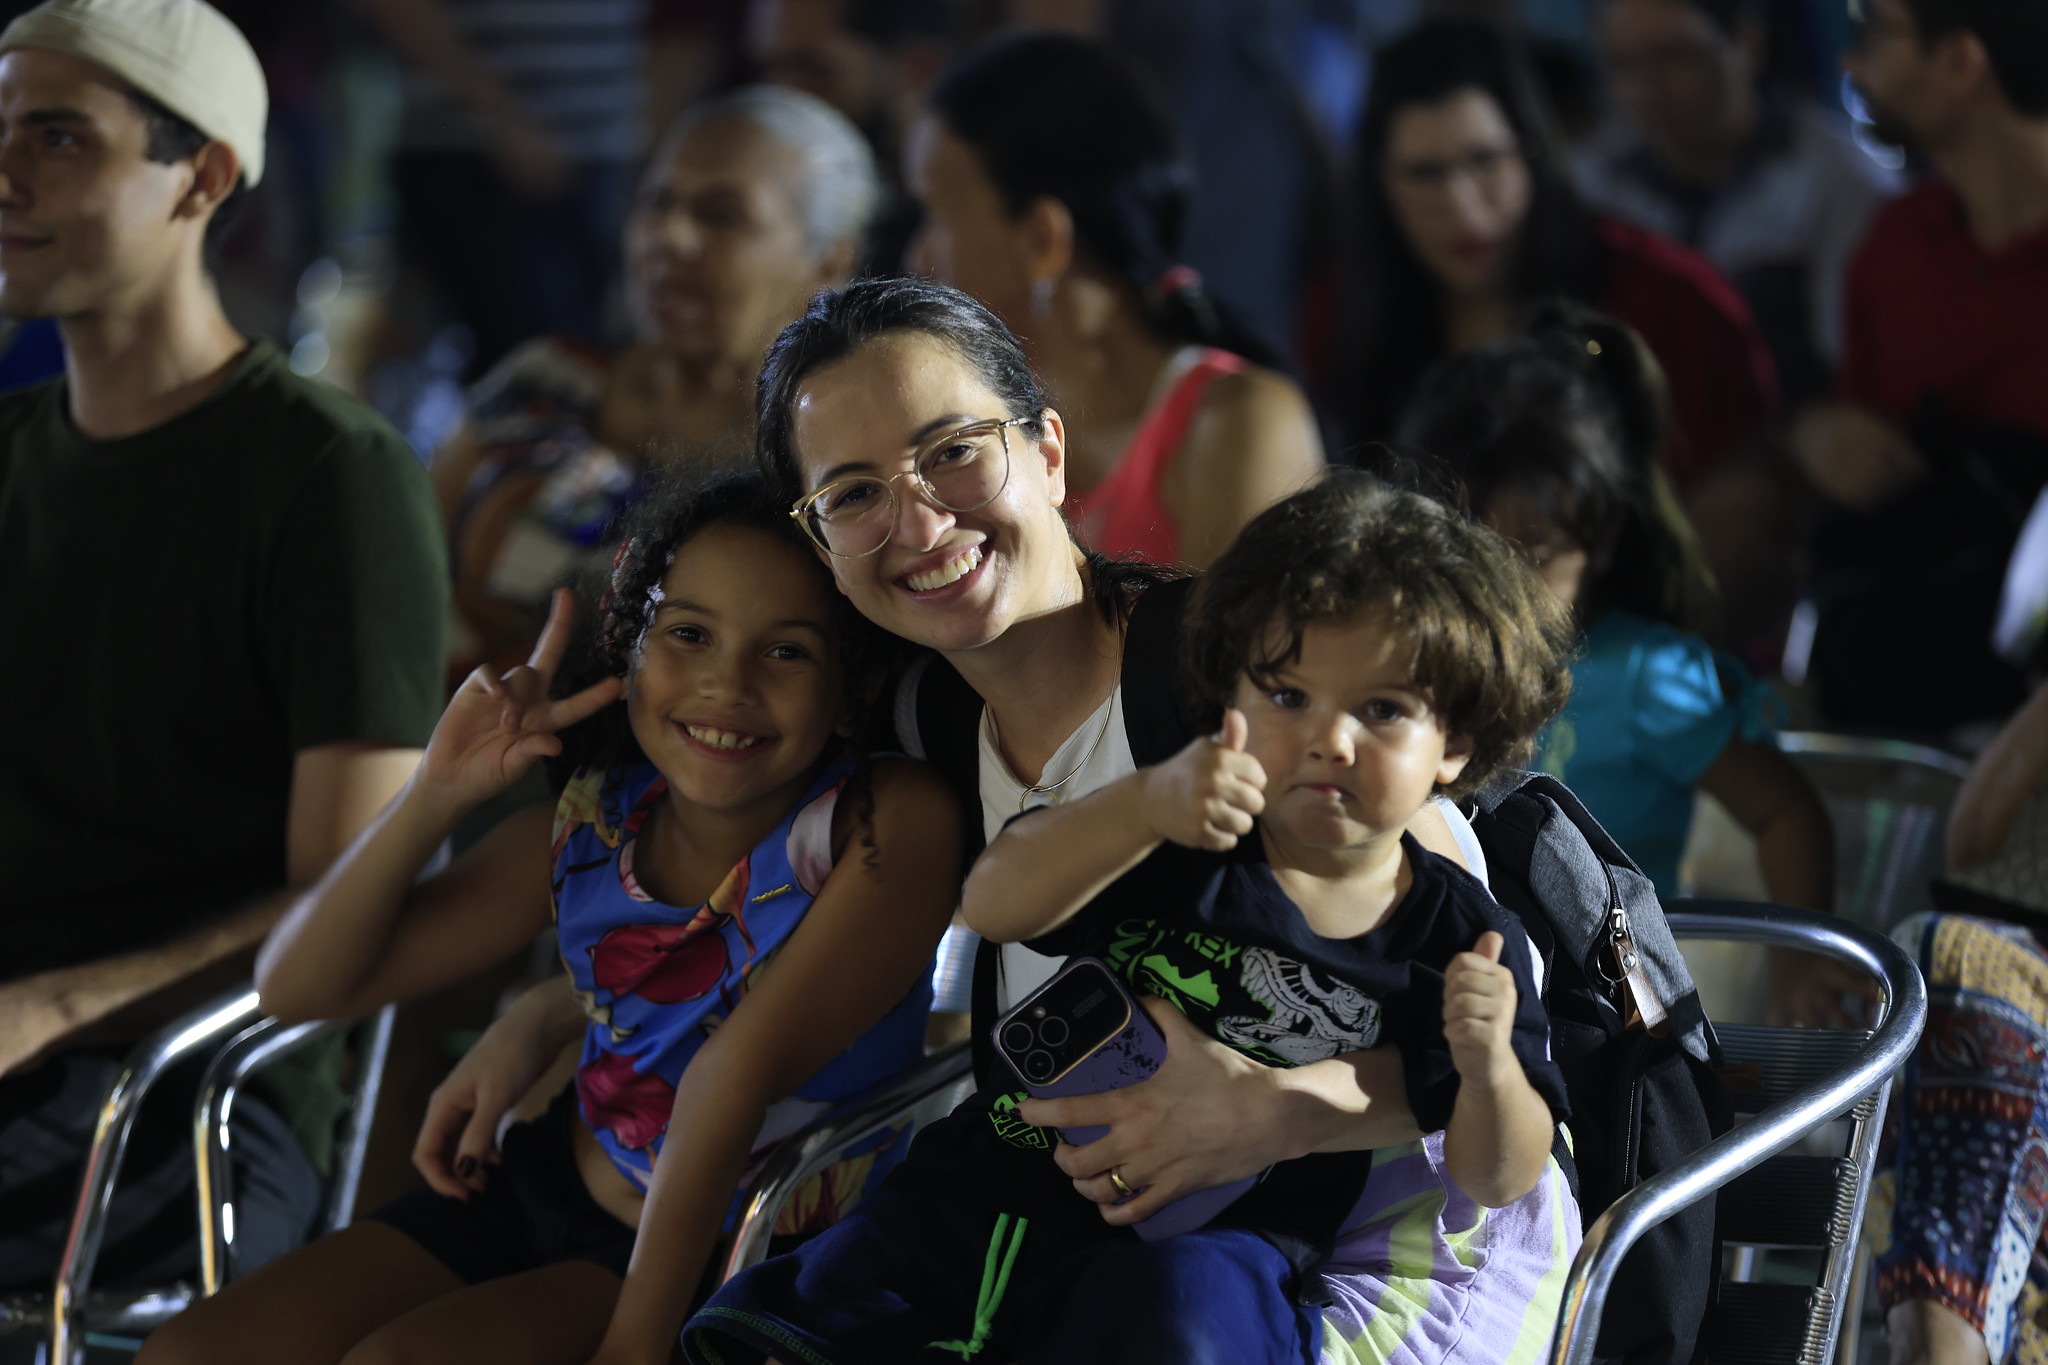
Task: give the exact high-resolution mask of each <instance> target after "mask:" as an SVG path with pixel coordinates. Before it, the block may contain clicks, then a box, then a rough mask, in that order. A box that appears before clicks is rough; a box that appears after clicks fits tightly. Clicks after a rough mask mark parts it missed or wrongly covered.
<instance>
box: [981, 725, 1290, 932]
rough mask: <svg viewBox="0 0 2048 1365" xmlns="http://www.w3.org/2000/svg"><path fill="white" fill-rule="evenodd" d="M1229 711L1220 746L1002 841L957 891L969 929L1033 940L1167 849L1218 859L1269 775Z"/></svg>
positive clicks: (1041, 818)
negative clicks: (1184, 848) (1204, 852)
mask: <svg viewBox="0 0 2048 1365" xmlns="http://www.w3.org/2000/svg"><path fill="white" fill-rule="evenodd" d="M1244 741H1245V720H1244V716H1243V714H1242V713H1240V712H1238V711H1234V710H1233V711H1231V712H1229V713H1227V714H1226V715H1225V717H1224V722H1223V733H1222V735H1221V736H1220V737H1219V738H1218V739H1198V740H1195V741H1194V742H1193V743H1191V744H1189V745H1188V746H1187V748H1185V749H1182V750H1181V751H1180V752H1179V753H1178V754H1176V755H1174V756H1173V757H1172V758H1170V759H1168V760H1167V761H1166V762H1164V763H1161V764H1159V765H1157V766H1156V767H1151V768H1140V769H1139V770H1138V771H1137V772H1135V773H1132V774H1131V775H1130V776H1129V777H1125V778H1120V779H1118V780H1117V781H1115V782H1112V783H1110V784H1109V785H1108V786H1106V787H1103V788H1102V789H1100V790H1099V791H1095V792H1092V793H1090V794H1089V795H1087V796H1085V797H1083V798H1081V799H1080V800H1078V801H1074V802H1072V803H1070V804H1067V805H1061V806H1049V807H1046V808H1045V809H1043V810H1039V811H1035V812H1033V813H1032V816H1031V818H1030V819H1028V820H1019V821H1017V822H1016V823H1015V824H1013V825H1011V826H1010V827H1009V828H1007V829H1005V830H1004V831H1003V832H1002V833H1001V834H999V835H997V836H996V837H995V839H994V840H993V841H992V842H991V843H990V844H989V846H988V847H987V848H986V849H985V850H983V852H982V855H981V857H980V858H979V859H978V860H976V862H975V864H974V871H973V872H972V873H970V874H969V876H968V878H967V886H966V888H965V889H964V890H963V891H962V892H961V897H960V910H961V913H962V914H963V915H964V916H965V918H966V920H967V923H968V925H969V927H971V928H972V929H973V930H974V931H975V932H976V933H978V934H980V935H981V936H982V937H983V938H987V939H992V940H994V941H995V942H997V943H1015V942H1017V941H1019V940H1021V939H1027V938H1036V937H1037V936H1038V935H1040V934H1044V933H1049V932H1050V931H1052V930H1053V929H1056V928H1058V927H1059V926H1060V925H1062V924H1064V923H1066V922H1067V921H1068V920H1069V919H1071V918H1073V916H1074V914H1075V913H1076V912H1077V911H1079V910H1080V908H1081V907H1082V906H1084V905H1086V904H1088V902H1089V901H1091V900H1093V899H1095V897H1096V896H1097V895H1099V894H1101V892H1102V891H1103V890H1104V888H1106V887H1108V885H1109V884H1110V883H1111V882H1113V881H1115V880H1116V879H1117V878H1118V877H1121V876H1122V875H1123V874H1124V873H1126V872H1128V871H1130V870H1131V869H1132V868H1134V867H1136V866H1137V865H1138V864H1139V863H1140V862H1141V861H1143V859H1144V858H1145V855H1146V854H1148V853H1150V852H1151V851H1152V850H1153V849H1155V848H1157V847H1159V845H1160V844H1161V843H1162V842H1165V841H1168V840H1170V841H1172V842H1173V843H1177V844H1186V845H1188V846H1189V847H1191V848H1206V849H1211V850H1215V851H1218V852H1220V851H1222V850H1224V849H1228V848H1231V847H1233V846H1235V845H1236V843H1237V841H1238V838H1239V836H1241V835H1244V834H1249V833H1250V832H1251V828H1252V820H1253V817H1255V816H1257V815H1258V813H1259V812H1260V811H1261V810H1263V809H1265V804H1266V801H1265V787H1266V774H1265V770H1264V769H1262V768H1261V767H1260V766H1259V761H1258V760H1257V759H1255V758H1253V757H1252V756H1251V755H1250V754H1247V753H1245V752H1244Z"/></svg>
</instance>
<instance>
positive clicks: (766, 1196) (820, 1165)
mask: <svg viewBox="0 0 2048 1365" xmlns="http://www.w3.org/2000/svg"><path fill="white" fill-rule="evenodd" d="M973 1069H974V1059H973V1057H972V1055H971V1053H970V1049H969V1045H968V1044H966V1043H954V1044H953V1045H951V1046H950V1047H946V1048H942V1049H940V1050H939V1051H937V1052H934V1053H933V1054H932V1055H931V1056H929V1057H926V1058H925V1059H924V1060H923V1061H922V1062H919V1063H918V1064H917V1065H916V1066H914V1067H912V1068H910V1069H909V1070H908V1071H906V1072H904V1073H903V1074H902V1075H900V1076H898V1077H896V1078H895V1079H894V1080H892V1081H888V1082H885V1083H884V1084H883V1085H881V1086H879V1087H877V1088H876V1089H875V1090H873V1091H871V1092H870V1093H869V1094H868V1095H867V1096H866V1097H865V1098H863V1099H859V1100H855V1101H853V1102H851V1103H849V1104H848V1105H847V1106H846V1107H844V1108H842V1109H840V1110H839V1111H838V1112H836V1113H832V1114H828V1115H826V1116H825V1117H824V1118H822V1119H819V1120H818V1121H817V1122H815V1123H813V1124H811V1125H810V1126H809V1127H808V1128H804V1129H801V1130H799V1131H798V1132H797V1133H795V1134H793V1135H792V1136H791V1137H790V1138H789V1139H788V1140H786V1141H785V1142H784V1143H783V1144H782V1146H781V1147H779V1148H777V1149H776V1152H775V1155H774V1156H772V1157H770V1158H769V1159H768V1161H767V1163H766V1164H765V1165H763V1166H762V1168H761V1171H760V1173H759V1174H758V1175H756V1176H755V1177H754V1183H753V1185H752V1186H751V1187H749V1189H748V1191H747V1196H746V1203H745V1205H744V1207H743V1208H742V1210H741V1212H740V1220H739V1223H738V1225H737V1226H736V1227H735V1228H734V1230H733V1239H732V1250H731V1252H730V1253H729V1254H728V1255H727V1256H726V1260H725V1275H724V1276H723V1278H725V1279H728V1280H729V1279H731V1278H732V1277H733V1276H735V1275H737V1274H739V1273H740V1272H741V1271H742V1270H745V1269H746V1268H747V1267H748V1266H751V1265H755V1264H757V1263H758V1262H760V1261H763V1260H766V1259H767V1257H768V1239H769V1238H770V1237H771V1236H772V1235H773V1234H774V1232H775V1220H776V1219H777V1218H778V1217H780V1216H781V1214H782V1210H783V1206H784V1205H786V1204H788V1203H789V1200H790V1197H791V1196H792V1195H794V1194H795V1193H796V1192H797V1189H798V1188H799V1187H800V1186H802V1185H803V1183H804V1182H805V1181H806V1180H809V1179H810V1178H811V1177H812V1176H814V1175H816V1174H817V1173H818V1172H819V1171H822V1170H824V1169H825V1168H826V1167H827V1166H830V1165H831V1164H832V1163H833V1162H834V1161H836V1160H838V1159H839V1153H840V1152H842V1151H844V1150H845V1149H846V1148H848V1147H851V1146H853V1145H854V1144H855V1143H857V1142H860V1141H862V1140H864V1139H866V1138H869V1137H872V1136H874V1135H875V1134H876V1133H879V1132H881V1131H882V1130H883V1129H884V1128H887V1127H889V1126H890V1125H892V1124H896V1123H901V1122H903V1120H904V1119H906V1118H909V1117H910V1116H911V1115H912V1113H914V1112H915V1111H916V1110H917V1109H918V1107H919V1106H921V1105H924V1104H927V1103H929V1102H931V1101H932V1100H933V1099H935V1098H936V1097H938V1096H940V1095H941V1094H943V1093H944V1092H945V1090H946V1089H947V1088H948V1087H949V1086H954V1085H958V1084H960V1083H961V1082H962V1081H965V1080H968V1079H969V1078H970V1073H971V1072H972V1071H973ZM948 1107H950V1106H948Z"/></svg>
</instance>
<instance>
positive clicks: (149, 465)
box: [0, 0, 448, 1288]
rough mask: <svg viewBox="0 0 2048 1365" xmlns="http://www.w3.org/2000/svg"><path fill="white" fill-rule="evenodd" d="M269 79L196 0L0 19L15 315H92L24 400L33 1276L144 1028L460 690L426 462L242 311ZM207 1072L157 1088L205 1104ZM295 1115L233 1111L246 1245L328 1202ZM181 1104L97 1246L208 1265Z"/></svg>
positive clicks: (234, 968) (12, 1263) (0, 1020)
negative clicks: (446, 680) (197, 1244)
mask: <svg viewBox="0 0 2048 1365" xmlns="http://www.w3.org/2000/svg"><path fill="white" fill-rule="evenodd" d="M267 104H268V98H267V94H266V91H265V88H264V80H263V72H262V69H261V67H260V66H259V65H258V64H257V60H256V55H255V53H254V52H253V51H252V50H251V49H250V47H249V44H248V42H247V41H246V40H245V39H244V38H243V37H242V35H241V34H240V33H239V32H238V31H237V30H236V29H235V27H234V26H233V25H232V24H231V23H229V21H228V20H227V19H226V18H224V17H223V16H222V15H221V14H220V13H219V12H218V11H216V10H214V9H212V8H211V7H210V6H208V5H206V4H204V3H202V0H50V3H47V4H43V5H41V6H39V7H38V8H36V9H34V10H32V11H30V12H29V13H28V14H26V15H23V16H22V17H21V18H19V19H17V20H15V21H14V23H12V24H10V25H9V26H8V27H7V29H6V30H5V32H4V33H0V313H5V314H7V315H10V316H13V317H49V318H54V319H56V321H57V326H58V329H59V331H60V332H61V334H62V336H63V341H64V375H63V377H62V378H61V379H58V380H55V381H53V382H51V383H49V384H45V385H43V386H41V387H38V388H34V389H29V390H26V391H23V392H20V393H15V394H10V395H6V396H4V397H0V641H4V646H0V648H4V650H5V659H6V666H5V667H0V717H4V720H0V725H4V726H5V730H4V733H0V1189H7V1190H8V1191H9V1192H10V1194H11V1195H13V1196H14V1197H12V1198H10V1199H9V1200H7V1201H4V1202H5V1204H6V1208H7V1212H6V1214H5V1215H4V1217H0V1284H4V1285H6V1286H7V1287H9V1288H16V1287H20V1286H22V1285H30V1286H33V1285H36V1284H41V1285H44V1286H47V1285H48V1283H49V1279H48V1276H49V1273H50V1271H51V1269H52V1268H53V1266H54V1264H55V1261H56V1257H57V1254H58V1251H59V1250H60V1248H61V1246H62V1244H63V1233H64V1228H65V1224H66V1222H67V1216H66V1215H67V1211H68V1208H69V1204H70V1198H69V1190H70V1189H71V1187H72V1186H71V1182H72V1181H75V1179H76V1174H75V1173H76V1170H77V1163H78V1162H79V1160H80V1157H81V1154H82V1151H83V1145H84V1143H85V1141H86V1140H87V1139H88V1138H89V1137H90V1134H91V1132H92V1123H93V1116H94V1112H95V1109H96V1107H97V1104H98V1097H99V1094H100V1091H101V1089H102V1088H103V1087H104V1085H105V1084H106V1083H107V1079H108V1078H109V1077H110V1076H111V1075H112V1072H113V1068H114V1066H115V1064H116V1059H117V1058H118V1056H119V1052H120V1048H121V1047H122V1046H123V1045H125V1043H127V1042H129V1041H132V1040H134V1039H135V1038H137V1037H139V1036H140V1034H142V1033H143V1032H145V1031H146V1030H147V1029H149V1028H150V1027H152V1026H153V1025H154V1024H155V1023H156V1022H158V1021H160V1020H163V1019H167V1018H169V1017H172V1016H174V1015H176V1014H178V1013H182V1012H184V1011H185V1010H187V1009H190V1008H192V1007H193V1006H194V1005H196V1004H198V1003H200V1002H201V1001H203V1000H204V999H205V998H206V997H208V996H210V995H212V994H214V993H216V992H218V991H220V990H222V989H224V988H225V987H227V986H229V985H231V984H233V982H234V980H235V978H237V977H240V978H241V979H246V977H247V972H248V961H249V956H250V953H251V951H252V950H253V948H254V946H255V944H256V942H257V940H258V939H259V938H260V937H261V935H262V933H263V932H264V930H265V928H267V926H268V924H269V922H270V920H271V918H272V917H274V915H275V914H276V912H277V911H278V910H279V909H280V908H281V907H282V904H283V902H284V900H285V897H286V896H287V895H288V894H289V891H290V889H291V888H293V887H298V886H303V885H305V884H307V883H309V882H311V881H312V880H313V879H314V878H316V877H318V876H319V875H320V873H321V872H322V871H323V870H324V869H325V868H326V866H327V864H328V863H329V861H331V860H332V858H333V857H334V855H335V854H337V853H338V852H340V851H341V849H342V847H343V846H344V845H345V844H346V843H347V842H348V841H349V840H350V839H351V838H353V837H354V836H355V834H356V833H357V832H358V831H359V830H360V829H361V828H362V827H363V825H365V824H366V823H367V822H368V820H369V818H370V817H371V816H372V815H373V814H375V813H376V811H377V810H378V809H379V808H380V807H382V806H383V805H384V803H385V802H386V801H387V800H388V799H389V798H390V797H391V796H392V795H393V793H395V792H396V791H397V790H398V788H399V787H400V786H401V785H403V783H404V781H405V779H406V777H407V776H408V775H409V774H410V772H411V770H412V768H413V765H414V763H415V761H416V759H417V757H418V750H419V747H420V746H421V745H422V744H424V743H425V741H426V738H427V735H428V734H429V732H430V731H431V729H432V727H433V723H434V720H435V718H436V716H437V715H438V714H439V712H440V707H441V700H442V694H441V668H442V631H443V628H444V622H445V618H446V612H447V604H448V586H447V581H448V576H447V564H446V554H445V551H444V549H443V547H442V542H441V533H440V519H439V517H438V515H437V513H436V510H435V507H434V502H433V497H432V493H431V491H430V489H429V487H428V484H427V480H426V477H425V474H424V471H422V470H421V469H420V467H419V462H418V461H417V460H416V459H415V458H414V457H413V455H412V453H411V451H410V450H409V449H408V448H407V447H406V445H405V444H404V442H403V441H401V440H400V439H399V437H398V435H397V433H395V432H394V431H392V430H391V428H390V427H389V426H387V425H386V424H385V423H383V422H382V421H380V420H379V419H378V418H377V417H376V416H374V415H373V414H372V413H370V412H369V411H368V410H366V409H365V408H363V407H362V406H360V405H359V404H357V403H354V402H352V401H350V400H349V399H347V398H345V397H343V396H342V395H340V394H338V393H335V392H332V391H330V390H328V389H325V388H323V387H321V386H319V385H317V384H314V383H311V382H309V381H307V380H304V379H301V378H299V377H298V376H296V375H294V374H293V373H292V372H291V369H290V367H289V366H288V365H287V364H286V363H285V360H284V357H283V356H281V355H280V354H279V353H278V351H277V349H276V348H275V347H273V346H271V345H270V344H269V343H267V342H263V341H257V342H254V343H253V344H252V343H251V342H250V341H249V340H247V339H245V338H244V337H242V336H241V335H239V334H238V333H237V332H236V331H235V329H234V327H233V326H232V325H231V324H230V323H229V321H228V319H227V316H226V314H225V313H223V312H222V309H221V304H220V299H219V296H218V294H217V292H216V290H215V287H214V283H213V280H212V278H211V277H210V275H209V273H208V270H207V267H206V259H205V258H206V251H207V248H208V246H209V244H210V239H212V238H215V237H218V236H219V234H220V232H221V229H222V224H223V222H224V217H223V210H224V209H228V208H232V207H233V205H234V202H235V201H236V200H237V199H239V198H240V197H241V196H242V195H243V194H244V193H245V192H246V191H247V189H248V188H249V187H250V186H253V185H255V184H256V183H257V181H258V180H259V179H260V178H261V176H262V173H263V150H264V147H263V134H264V120H265V115H266V106H267ZM45 1055H47V1056H48V1061H47V1062H46V1063H45V1064H41V1065H29V1064H28V1063H30V1062H31V1061H32V1060H33V1059H36V1058H38V1057H39V1056H45ZM10 1073H11V1074H10ZM192 1079H193V1078H191V1077H187V1076H182V1073H181V1077H180V1078H176V1079H174V1081H173V1083H171V1084H170V1085H169V1086H168V1091H169V1092H170V1093H167V1094H165V1095H163V1096H161V1097H159V1101H158V1102H157V1103H156V1105H155V1108H156V1109H158V1110H163V1111H168V1110H172V1109H176V1108H178V1106H179V1105H180V1104H181V1103H182V1105H183V1106H186V1107H185V1108H183V1110H182V1112H184V1113H189V1112H190V1110H189V1105H190V1102H191V1101H190V1098H189V1094H187V1095H186V1096H185V1098H183V1099H182V1101H181V1100H180V1098H179V1092H180V1091H187V1092H188V1091H189V1088H190V1085H191V1082H192ZM268 1113H269V1111H268V1110H266V1109H265V1108H264V1106H262V1105H261V1104H260V1103H259V1102H258V1101H257V1099H256V1097H253V1096H251V1097H246V1099H245V1102H244V1103H242V1104H238V1105H237V1106H236V1111H235V1118H236V1133H235V1141H234V1151H235V1154H236V1161H237V1164H238V1165H242V1166H244V1167H245V1170H247V1169H248V1168H251V1167H253V1168H254V1169H255V1170H256V1172H258V1174H256V1175H254V1176H253V1177H248V1178H245V1179H244V1180H243V1181H242V1182H240V1183H241V1185H242V1188H240V1189H239V1190H238V1198H237V1201H236V1205H237V1207H236V1213H237V1218H236V1220H235V1221H236V1225H237V1236H236V1239H235V1245H234V1248H233V1250H234V1253H235V1261H236V1267H237V1269H238V1270H246V1269H248V1268H250V1267H251V1266H252V1265H254V1264H258V1263H260V1262H261V1261H262V1260H264V1259H266V1258H267V1257H268V1256H270V1255H274V1254H275V1253H276V1252H278V1251H280V1250H283V1249H285V1248H286V1247H288V1246H289V1245H291V1243H292V1242H293V1241H294V1240H295V1239H297V1238H299V1237H302V1236H304V1235H305V1232H306V1231H307V1228H308V1224H309V1223H310V1222H311V1220H312V1217H313V1216H314V1215H315V1214H317V1211H318V1200H319V1184H318V1180H317V1177H315V1176H313V1175H312V1173H311V1170H310V1167H308V1166H307V1165H306V1158H305V1157H304V1156H303V1155H302V1154H300V1153H299V1152H298V1150H297V1147H296V1144H294V1143H293V1142H292V1140H291V1138H290V1137H289V1135H288V1134H287V1133H285V1132H284V1130H283V1129H282V1126H281V1124H280V1122H279V1121H278V1120H277V1119H276V1118H275V1117H274V1116H271V1117H269V1118H268V1119H267V1121H259V1120H262V1119H263V1116H264V1115H266V1114H268ZM179 1128H180V1125H179V1124H178V1123H177V1121H176V1118H175V1115H173V1118H172V1122H171V1126H170V1130H169V1131H170V1134H171V1139H172V1140H171V1141H170V1142H169V1143H168V1144H165V1143H161V1142H156V1141H154V1140H152V1139H150V1137H149V1134H150V1133H151V1132H152V1131H153V1125H152V1123H151V1122H150V1121H149V1116H148V1115H147V1114H146V1115H145V1122H144V1123H143V1124H141V1125H139V1126H138V1130H137V1131H138V1136H137V1139H136V1141H135V1142H134V1143H132V1144H131V1146H130V1149H129V1153H128V1161H127V1164H126V1166H125V1167H124V1169H123V1185H122V1188H121V1190H120V1191H119V1192H117V1193H118V1197H117V1199H116V1202H115V1205H114V1213H113V1223H112V1231H111V1233H110V1235H109V1238H108V1242H107V1246H106V1254H105V1257H104V1258H103V1261H102V1265H101V1269H102V1271H103V1272H106V1273H109V1274H126V1275H132V1276H135V1277H137V1278H139V1279H140V1280H141V1281H142V1282H144V1283H148V1282H152V1280H153V1279H156V1278H160V1277H162V1276H165V1275H168V1274H176V1273H178V1272H179V1270H180V1269H181V1268H183V1267H184V1266H185V1265H186V1262H185V1259H184V1258H186V1257H189V1254H190V1253H189V1250H185V1251H181V1250H180V1248H179V1245H178V1243H179V1242H180V1240H181V1239H180V1238H179V1237H178V1235H177V1229H178V1227H180V1226H181V1225H182V1226H183V1227H186V1228H189V1227H190V1221H189V1218H190V1215H189V1213H187V1214H184V1216H183V1218H182V1219H181V1218H180V1213H181V1212H182V1211H183V1210H185V1209H189V1207H190V1205H189V1200H190V1197H191V1196H190V1194H189V1189H190V1185H189V1179H190V1177H189V1175H186V1176H185V1181H186V1182H187V1183H184V1184H183V1186H182V1188H183V1189H184V1190H186V1191H187V1193H185V1194H183V1195H180V1194H179V1190H180V1188H181V1184H180V1181H179V1178H178V1177H179V1174H180V1172H181V1171H183V1172H189V1170H190V1163H191V1156H190V1149H189V1147H187V1146H185V1145H184V1144H183V1143H182V1142H180V1141H178V1140H177V1138H178V1133H179ZM38 1192H40V1193H38ZM157 1228H166V1229H170V1232H169V1235H168V1239H167V1240H166V1238H165V1236H164V1235H163V1234H160V1233H158V1232H156V1231H154V1229H157Z"/></svg>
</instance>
